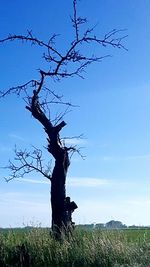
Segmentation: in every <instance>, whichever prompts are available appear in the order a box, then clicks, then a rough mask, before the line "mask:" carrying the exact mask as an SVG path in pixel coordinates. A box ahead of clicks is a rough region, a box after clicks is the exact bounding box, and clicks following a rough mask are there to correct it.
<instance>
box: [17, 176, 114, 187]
mask: <svg viewBox="0 0 150 267" xmlns="http://www.w3.org/2000/svg"><path fill="white" fill-rule="evenodd" d="M15 181H17V182H20V183H32V184H46V185H47V184H48V185H49V184H50V182H49V181H48V180H46V179H45V180H44V179H43V180H38V179H33V178H20V179H16V180H15ZM66 184H67V186H70V187H99V186H104V185H109V184H110V181H109V180H107V179H101V178H94V177H67V180H66Z"/></svg>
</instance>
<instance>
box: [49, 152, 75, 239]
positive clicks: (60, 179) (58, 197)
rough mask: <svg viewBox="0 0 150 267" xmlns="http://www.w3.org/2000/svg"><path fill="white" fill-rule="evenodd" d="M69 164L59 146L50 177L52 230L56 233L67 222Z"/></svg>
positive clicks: (66, 155) (59, 232)
mask: <svg viewBox="0 0 150 267" xmlns="http://www.w3.org/2000/svg"><path fill="white" fill-rule="evenodd" d="M69 164H70V163H69V158H68V152H67V151H65V149H62V148H61V149H60V152H59V155H58V156H57V158H56V160H55V167H54V170H53V173H52V178H51V206H52V231H53V232H55V233H56V234H61V233H62V232H64V231H65V230H66V228H67V225H68V223H69V222H68V221H67V212H66V205H65V201H66V188H65V187H66V175H67V170H68V167H69ZM70 223H71V222H70Z"/></svg>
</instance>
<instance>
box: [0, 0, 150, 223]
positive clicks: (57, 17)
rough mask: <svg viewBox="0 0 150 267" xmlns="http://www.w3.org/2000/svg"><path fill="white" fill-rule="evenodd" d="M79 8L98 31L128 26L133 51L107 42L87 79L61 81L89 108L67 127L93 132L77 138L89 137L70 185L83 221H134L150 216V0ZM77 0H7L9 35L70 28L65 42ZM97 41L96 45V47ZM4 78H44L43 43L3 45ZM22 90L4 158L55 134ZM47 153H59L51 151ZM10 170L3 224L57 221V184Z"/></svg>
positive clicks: (2, 19) (4, 128)
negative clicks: (28, 106)
mask: <svg viewBox="0 0 150 267" xmlns="http://www.w3.org/2000/svg"><path fill="white" fill-rule="evenodd" d="M78 9H79V14H81V15H83V16H86V17H87V18H88V21H89V24H90V25H95V24H96V23H98V25H97V28H96V29H95V32H96V33H97V34H99V36H101V35H102V33H106V32H108V31H109V30H111V29H114V28H118V29H122V28H126V29H127V33H128V35H129V36H128V38H127V39H126V40H125V45H126V47H127V48H128V49H129V51H128V52H126V51H123V50H116V49H105V48H103V49H98V50H97V52H98V53H99V54H100V55H105V54H107V53H110V54H111V55H113V57H111V58H107V59H105V60H104V61H103V62H102V63H100V64H94V65H91V66H90V67H89V68H88V69H87V70H86V73H85V79H84V80H82V79H79V78H74V79H70V80H69V79H67V80H65V81H62V82H61V83H59V84H57V83H55V84H52V89H57V90H60V92H61V93H63V94H64V96H65V98H66V99H67V100H71V101H72V103H74V104H77V105H79V106H80V108H76V109H74V110H73V111H72V112H71V113H69V114H68V115H67V116H66V118H65V121H66V122H67V127H66V128H65V129H64V130H63V132H62V134H63V135H66V136H73V135H78V134H81V133H83V134H84V135H85V137H86V139H85V140H80V141H78V140H73V142H74V143H79V146H80V147H84V149H83V151H82V153H83V154H84V155H86V159H85V160H84V161H83V160H82V159H81V158H80V157H78V156H77V155H75V156H74V157H73V159H72V164H71V167H70V170H69V173H68V179H67V192H68V195H70V196H71V198H72V199H73V200H74V201H75V202H76V203H77V204H78V206H79V208H78V210H77V211H76V212H75V213H74V220H75V222H76V223H93V222H96V223H98V222H104V223H105V222H107V221H109V220H111V219H114V220H121V221H122V222H124V223H126V224H127V225H131V224H137V225H150V213H149V212H148V211H149V207H150V75H149V69H150V53H149V49H150V16H149V10H150V1H149V0H143V1H137V0H122V1H119V0H92V1H90V0H82V1H80V2H79V5H78ZM71 14H72V1H71V0H65V1H58V0H55V1H48V0H45V1H44V4H43V2H42V1H39V0H38V1H35V0H32V1H29V0H26V1H19V0H15V1H10V0H6V1H2V3H1V6H0V25H1V32H0V38H4V37H5V36H7V35H8V34H9V33H17V34H20V33H26V30H27V29H29V30H30V29H32V30H33V33H35V35H37V36H38V37H39V38H43V39H44V40H46V39H48V37H49V36H51V35H52V34H53V33H60V34H61V35H60V36H59V37H58V39H57V47H58V48H62V49H65V47H66V45H67V44H68V41H69V40H70V39H71V37H72V34H73V33H72V29H71V25H70V17H69V16H70V15H71ZM91 49H92V48H91ZM0 55H1V64H0V73H1V75H0V76H1V78H0V81H1V82H0V88H1V89H3V88H8V87H9V86H13V85H17V84H19V83H22V82H26V81H27V80H28V79H32V78H37V74H38V73H37V69H38V68H39V67H41V66H42V62H41V58H40V56H41V54H39V50H38V49H34V47H30V45H26V44H23V45H21V44H20V43H18V42H17V43H7V44H4V45H1V46H0ZM24 105H25V104H24V102H23V101H21V100H20V99H19V98H16V97H14V96H12V97H7V98H5V99H3V100H1V102H0V122H1V125H0V127H1V139H0V165H1V166H3V165H7V162H8V159H9V158H11V159H13V148H14V145H15V144H16V145H17V147H18V148H19V147H21V148H29V146H30V145H31V144H33V145H36V146H37V145H39V146H40V147H42V146H45V145H46V136H45V135H44V132H43V129H42V127H41V125H39V124H38V123H37V122H36V121H35V120H34V119H33V118H32V117H31V115H30V114H29V112H28V111H26V110H25V108H24ZM45 158H46V160H48V159H49V155H48V154H47V153H46V152H45ZM4 175H7V173H6V171H4V170H1V179H0V227H5V226H11V227H13V226H23V224H30V223H33V224H34V225H35V224H39V223H41V224H42V225H44V226H45V225H50V211H49V209H50V185H49V184H48V183H47V180H44V178H42V177H40V176H39V175H38V176H37V175H36V174H35V175H29V176H28V175H27V176H26V177H25V178H24V179H22V180H20V181H11V182H10V183H8V184H7V183H6V182H5V181H4V179H3V176H4Z"/></svg>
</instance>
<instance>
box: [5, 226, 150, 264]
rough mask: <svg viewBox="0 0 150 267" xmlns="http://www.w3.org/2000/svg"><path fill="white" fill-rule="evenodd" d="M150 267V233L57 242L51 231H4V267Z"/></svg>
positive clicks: (79, 235)
mask: <svg viewBox="0 0 150 267" xmlns="http://www.w3.org/2000/svg"><path fill="white" fill-rule="evenodd" d="M6 266H7V267H20V266H21V267H23V266H26V267H27V266H31V267H34V266H37V267H71V266H72V267H120V266H122V267H129V266H131V267H148V266H150V231H149V232H148V231H147V232H146V231H144V230H142V231H136V232H135V230H130V231H128V230H125V231H119V230H118V231H112V230H111V231H106V230H101V231H100V230H93V231H85V230H79V229H76V230H75V232H74V233H73V235H72V236H70V237H67V238H65V239H64V240H62V241H61V242H60V241H56V240H54V239H53V238H52V237H51V236H50V234H49V230H48V229H42V228H33V229H31V230H28V231H19V230H18V231H16V230H8V231H7V232H0V267H6Z"/></svg>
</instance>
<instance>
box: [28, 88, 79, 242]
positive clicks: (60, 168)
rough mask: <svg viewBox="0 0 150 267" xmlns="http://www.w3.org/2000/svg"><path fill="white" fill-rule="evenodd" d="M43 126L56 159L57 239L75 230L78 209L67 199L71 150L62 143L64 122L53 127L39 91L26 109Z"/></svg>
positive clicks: (53, 204)
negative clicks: (45, 111)
mask: <svg viewBox="0 0 150 267" xmlns="http://www.w3.org/2000/svg"><path fill="white" fill-rule="evenodd" d="M26 108H27V109H28V110H29V111H30V112H31V113H32V115H33V117H34V118H35V119H37V120H38V121H39V122H40V123H41V124H42V125H43V126H44V130H45V132H46V133H47V135H48V138H47V140H48V148H47V149H48V152H49V153H50V154H51V155H52V156H53V157H54V159H55V166H54V169H53V173H52V176H51V177H50V180H51V207H52V231H53V233H54V234H55V236H56V237H58V238H59V237H60V236H61V233H63V232H66V231H70V230H71V229H72V228H73V225H74V223H73V222H72V216H71V215H72V212H73V211H74V210H75V209H76V208H77V205H76V204H75V202H73V201H72V202H70V198H69V197H66V175H67V171H68V167H69V165H70V161H69V155H68V151H69V148H67V147H65V146H63V145H62V144H61V142H60V138H59V132H60V131H61V129H62V128H63V127H64V126H65V125H66V123H65V122H64V121H62V122H61V123H59V124H58V125H56V126H53V125H52V123H51V121H50V120H49V119H48V118H47V117H46V115H45V113H44V112H43V111H42V109H41V106H40V103H39V100H38V90H37V91H36V90H34V92H33V96H32V101H31V105H30V106H27V107H26Z"/></svg>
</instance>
